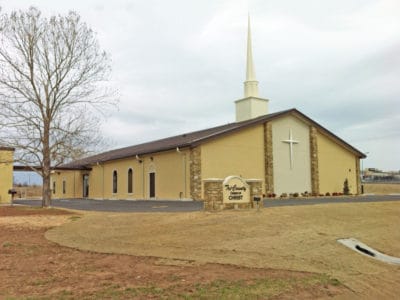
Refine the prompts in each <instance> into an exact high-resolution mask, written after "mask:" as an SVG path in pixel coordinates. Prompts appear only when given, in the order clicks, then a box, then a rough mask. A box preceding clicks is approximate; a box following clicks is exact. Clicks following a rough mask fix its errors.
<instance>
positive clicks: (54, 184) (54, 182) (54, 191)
mask: <svg viewBox="0 0 400 300" xmlns="http://www.w3.org/2000/svg"><path fill="white" fill-rule="evenodd" d="M55 193H56V181H53V194H55Z"/></svg>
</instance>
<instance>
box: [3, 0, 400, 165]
mask: <svg viewBox="0 0 400 300" xmlns="http://www.w3.org/2000/svg"><path fill="white" fill-rule="evenodd" d="M31 5H33V6H36V7H37V8H39V9H40V10H41V11H42V12H43V13H44V14H46V15H48V14H58V13H62V14H64V13H66V12H67V11H68V10H74V11H76V12H78V13H79V14H80V15H81V16H82V19H83V20H84V21H85V22H87V23H88V24H89V26H90V27H91V28H92V29H93V30H94V31H95V32H97V34H98V38H99V41H100V44H101V47H102V48H103V49H104V50H105V51H107V52H108V53H109V54H110V55H111V57H112V68H113V73H112V81H113V83H114V86H115V87H116V88H117V89H118V90H119V94H120V104H119V110H118V111H117V110H115V111H113V112H112V114H111V117H109V118H108V120H107V122H106V124H105V125H104V126H103V128H102V131H103V132H104V135H105V136H106V137H107V138H108V139H109V140H110V141H111V145H112V146H111V147H110V148H118V147H124V146H130V145H134V144H137V143H142V142H146V141H150V140H154V139H158V138H163V137H168V136H172V135H175V134H180V133H183V132H187V131H193V130H199V129H204V128H207V127H211V126H216V125H222V124H225V123H230V122H234V120H235V107H234V100H237V99H240V98H242V97H243V81H244V79H245V58H246V38H247V37H246V34H247V14H248V12H250V15H251V22H252V36H253V57H254V63H255V70H256V76H257V80H258V81H259V89H260V96H261V97H264V98H268V99H270V112H276V111H280V110H285V109H289V108H297V109H299V110H300V111H301V112H302V113H304V114H306V115H308V116H309V117H311V118H313V119H314V120H315V121H317V122H318V123H320V124H321V125H322V126H324V127H326V128H328V129H329V130H331V131H332V132H334V133H335V134H337V135H338V136H339V137H341V138H342V139H344V140H345V141H347V142H349V143H350V144H352V145H353V146H355V147H356V148H358V149H359V150H360V151H362V152H364V153H368V154H367V155H368V158H367V159H365V160H364V162H363V166H364V167H377V168H380V169H384V170H399V169H400V153H399V152H400V141H399V139H400V129H399V128H400V126H399V124H400V102H399V101H400V1H399V0H335V1H321V0H303V1H298V0H279V1H278V0H270V1H268V0H254V1H242V0H236V1H233V0H220V1H217V0H213V1H211V0H208V1H207V0H193V1H188V0H186V1H185V0H168V1H165V0H158V1H155V0H153V1H150V0H141V1H139V0H133V1H129V0H112V1H110V0H104V1H103V0H98V1H95V0H90V1H89V0H85V1H82V0H79V1H78V0H69V1H52V0H36V1H35V0H13V1H10V0H7V1H4V0H0V6H1V7H2V11H3V12H9V11H11V10H13V9H26V8H28V7H29V6H31Z"/></svg>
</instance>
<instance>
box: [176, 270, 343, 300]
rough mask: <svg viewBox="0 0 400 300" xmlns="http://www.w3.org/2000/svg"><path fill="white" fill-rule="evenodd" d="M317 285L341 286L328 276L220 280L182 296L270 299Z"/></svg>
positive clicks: (192, 297) (188, 297)
mask: <svg viewBox="0 0 400 300" xmlns="http://www.w3.org/2000/svg"><path fill="white" fill-rule="evenodd" d="M317 285H335V286H337V285H340V282H339V281H338V280H337V279H333V278H330V277H329V276H327V275H323V274H322V275H318V274H317V275H315V276H312V277H308V278H304V279H296V278H295V279H293V278H288V279H276V278H262V279H258V280H255V281H253V282H247V283H246V282H244V281H233V282H229V281H224V280H218V281H214V282H212V283H209V284H198V285H196V287H195V290H194V291H193V292H191V293H187V294H181V295H180V296H181V297H182V298H184V299H199V298H200V299H204V298H206V299H259V298H260V297H261V298H262V299H268V298H269V297H273V296H276V295H280V294H283V293H286V292H291V291H293V290H295V289H296V288H299V287H300V288H312V287H313V286H317Z"/></svg>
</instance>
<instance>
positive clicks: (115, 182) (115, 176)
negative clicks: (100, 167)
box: [113, 171, 118, 194]
mask: <svg viewBox="0 0 400 300" xmlns="http://www.w3.org/2000/svg"><path fill="white" fill-rule="evenodd" d="M117 192H118V174H117V171H114V172H113V193H114V194H116V193H117Z"/></svg>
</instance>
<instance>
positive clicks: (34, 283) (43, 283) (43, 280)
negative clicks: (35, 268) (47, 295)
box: [30, 277, 56, 286]
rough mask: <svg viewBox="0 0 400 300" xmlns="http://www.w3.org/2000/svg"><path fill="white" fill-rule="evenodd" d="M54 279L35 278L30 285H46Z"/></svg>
mask: <svg viewBox="0 0 400 300" xmlns="http://www.w3.org/2000/svg"><path fill="white" fill-rule="evenodd" d="M55 281H56V278H54V277H49V278H43V279H37V280H35V281H32V282H31V283H30V284H31V285H32V286H43V285H48V284H50V283H53V282H55Z"/></svg>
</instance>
